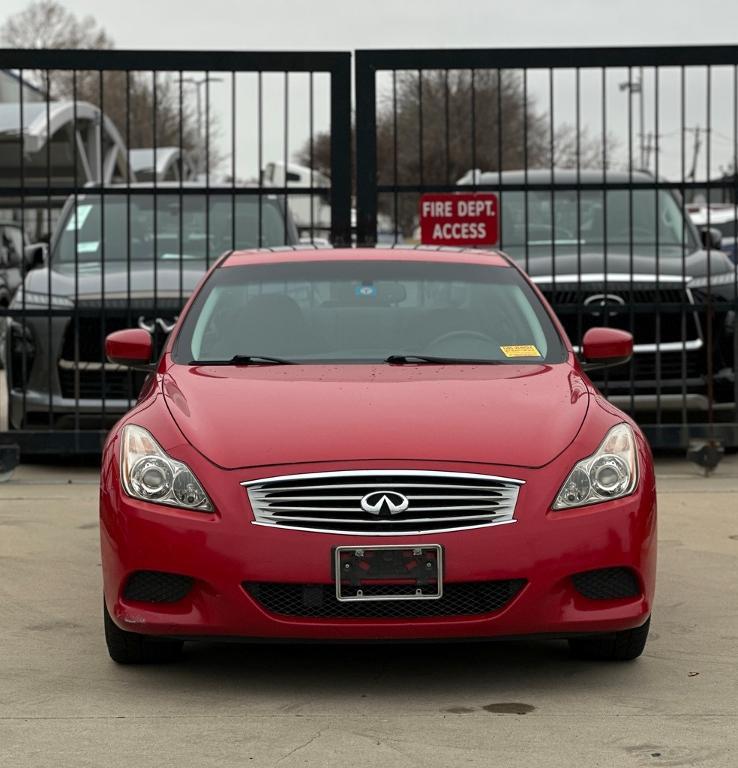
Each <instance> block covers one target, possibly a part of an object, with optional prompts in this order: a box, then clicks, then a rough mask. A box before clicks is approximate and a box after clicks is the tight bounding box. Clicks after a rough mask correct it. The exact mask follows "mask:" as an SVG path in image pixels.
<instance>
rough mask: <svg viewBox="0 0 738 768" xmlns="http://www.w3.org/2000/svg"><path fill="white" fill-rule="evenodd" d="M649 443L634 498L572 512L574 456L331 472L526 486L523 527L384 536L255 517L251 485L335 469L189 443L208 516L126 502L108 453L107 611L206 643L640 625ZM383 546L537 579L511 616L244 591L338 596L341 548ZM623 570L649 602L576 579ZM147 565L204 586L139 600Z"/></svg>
mask: <svg viewBox="0 0 738 768" xmlns="http://www.w3.org/2000/svg"><path fill="white" fill-rule="evenodd" d="M114 442H115V441H113V443H114ZM643 451H644V453H643V455H642V456H641V457H640V458H641V467H643V476H642V477H641V480H640V482H639V487H638V490H637V491H636V493H635V494H633V495H632V496H630V497H627V498H625V499H621V500H617V501H614V502H609V503H607V504H600V505H596V506H591V507H587V508H583V509H579V510H572V511H566V512H551V511H550V510H549V505H550V503H551V500H552V499H553V498H554V495H555V493H556V491H557V490H558V486H559V485H560V481H561V478H562V477H564V476H565V475H566V473H567V472H568V470H569V469H570V466H568V465H569V463H570V459H569V458H564V459H563V460H562V459H561V458H560V459H558V460H557V461H555V462H553V464H552V465H549V467H547V468H545V469H542V470H526V471H521V470H517V469H516V470H514V471H511V469H510V468H509V467H500V466H491V465H484V466H479V465H474V466H470V465H468V464H463V465H461V464H446V463H444V464H443V466H438V464H432V465H431V464H429V463H428V462H413V463H409V462H393V463H392V465H391V466H390V465H388V463H387V462H369V463H366V462H365V463H362V464H361V465H360V466H359V465H357V464H356V463H348V462H347V463H339V464H338V465H337V466H332V467H331V468H330V469H400V470H402V469H405V470H407V469H411V468H414V469H435V470H439V469H443V470H447V471H457V472H458V471H466V472H478V473H486V474H490V475H501V476H505V475H507V476H512V477H517V478H519V479H522V480H525V481H526V484H525V486H523V488H522V490H521V493H520V496H519V500H518V505H517V511H516V515H515V516H516V522H515V523H514V524H506V525H499V526H492V527H487V528H478V529H473V530H466V531H454V532H447V533H429V534H422V535H412V536H410V535H401V536H392V537H383V538H382V537H376V536H375V537H371V536H362V535H346V534H328V533H317V532H306V531H294V530H286V529H281V528H280V529H275V528H271V527H263V526H256V525H252V524H251V522H252V520H253V515H252V513H251V510H250V508H249V504H248V497H247V495H246V492H245V490H244V489H243V488H242V487H241V486H240V484H239V483H240V482H242V481H244V480H250V479H258V478H262V477H265V476H273V475H282V474H292V473H294V474H297V473H303V472H309V471H316V469H317V470H320V471H326V469H327V468H326V467H325V466H321V467H317V468H316V467H315V466H310V465H300V466H298V467H294V466H293V467H288V468H285V467H270V468H269V469H268V470H266V471H265V470H264V469H261V470H249V471H245V470H242V471H225V470H222V469H219V468H216V467H214V466H212V465H210V464H208V463H207V462H205V461H204V460H203V459H202V457H200V458H199V460H198V458H197V457H196V456H195V455H194V454H193V453H190V451H189V450H187V451H184V452H183V454H184V453H187V454H188V455H187V456H185V455H180V456H178V458H180V459H182V460H185V461H187V462H188V463H190V466H192V467H193V469H195V471H196V473H197V474H198V477H199V478H200V480H201V482H202V483H203V485H204V487H205V488H206V490H207V492H208V494H209V495H210V496H211V498H212V499H213V502H214V504H215V507H216V510H217V511H216V512H215V513H213V514H207V515H205V514H200V513H194V512H185V511H182V510H177V509H173V508H167V507H163V506H157V505H152V504H148V503H145V502H138V501H135V500H132V499H130V498H128V497H127V496H125V495H124V494H123V493H122V492H121V490H120V483H119V481H118V464H117V458H116V453H117V451H116V450H115V449H114V448H113V449H111V448H110V447H109V448H108V450H107V451H106V454H105V460H104V466H103V482H102V486H101V539H102V564H103V575H104V586H105V599H106V603H107V606H108V610H109V612H110V614H111V616H112V618H113V620H114V621H115V623H116V624H117V625H118V626H119V627H121V628H122V629H126V630H128V631H134V632H138V633H142V634H149V635H157V636H174V637H185V638H193V639H194V638H200V637H233V638H253V639H266V638H284V639H294V640H376V639H386V640H387V639H395V640H403V639H405V640H410V639H414V640H417V639H444V638H445V639H453V638H457V639H459V638H492V637H500V636H518V635H528V634H541V633H552V634H557V635H569V634H576V633H591V632H608V631H616V630H622V629H629V628H632V627H636V626H640V625H641V624H642V623H643V622H644V621H645V620H646V618H647V617H648V615H649V614H650V612H651V604H652V600H653V593H654V580H655V557H656V548H655V537H656V503H655V492H654V488H653V476H652V472H651V469H650V459H649V458H648V457H647V456H646V452H647V449H645V447H644V448H643ZM564 464H566V469H564ZM195 465H196V466H195ZM371 544H377V545H385V546H386V545H388V544H408V545H413V544H414V545H427V544H440V545H441V546H442V547H443V552H444V560H445V567H444V584H445V585H456V584H458V585H461V584H469V583H474V582H489V581H501V580H524V581H525V584H524V586H523V587H522V588H521V589H520V590H519V591H517V593H516V594H515V595H514V597H512V599H510V600H509V601H508V602H507V603H506V604H505V605H504V606H503V607H501V608H500V609H499V610H494V611H491V612H489V613H485V614H481V615H479V614H476V615H444V616H432V617H422V618H409V617H406V616H405V617H403V616H401V615H400V616H396V617H394V618H377V617H371V616H370V617H363V618H320V617H318V616H309V615H302V616H294V615H291V616H290V615H284V614H278V613H274V612H272V611H270V610H268V609H266V608H265V607H264V606H263V605H262V604H261V603H260V602H259V601H258V600H257V599H256V598H255V597H254V596H252V594H250V593H249V591H248V590H247V589H246V588H244V586H243V585H244V583H247V584H248V583H265V582H266V583H272V584H274V583H277V584H291V585H325V586H326V587H327V589H328V590H329V591H330V590H332V586H331V585H332V584H333V576H332V561H333V550H334V548H335V547H336V546H345V545H350V546H357V547H359V546H362V545H363V546H367V545H371ZM612 567H624V568H627V569H630V570H631V571H632V573H633V574H634V575H635V578H636V580H637V582H638V585H639V589H638V592H639V594H638V595H637V596H634V597H630V598H621V599H604V600H603V599H590V598H588V597H585V596H584V595H583V594H581V593H580V592H579V591H578V590H577V589H576V588H575V586H574V583H573V581H572V575H573V574H577V573H580V572H584V571H590V570H595V569H602V568H612ZM138 571H160V572H166V573H173V574H182V575H185V576H188V577H190V578H191V579H192V580H193V583H192V588H191V590H190V591H189V593H188V594H187V595H186V597H184V598H182V599H181V600H179V601H177V602H174V603H169V604H161V603H158V604H153V603H148V602H143V601H137V600H129V599H126V598H125V597H124V596H123V595H124V591H125V588H126V584H127V583H128V580H129V578H130V577H131V575H132V574H134V573H135V572H138Z"/></svg>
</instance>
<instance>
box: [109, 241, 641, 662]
mask: <svg viewBox="0 0 738 768" xmlns="http://www.w3.org/2000/svg"><path fill="white" fill-rule="evenodd" d="M106 349H107V355H108V357H109V359H110V360H111V361H112V362H115V363H119V364H125V365H130V366H138V367H141V366H144V367H145V366H149V367H150V370H151V371H152V375H151V376H150V377H149V379H148V382H147V384H146V386H145V387H144V390H143V391H142V393H141V396H140V400H139V402H138V404H137V406H136V407H135V408H134V409H133V410H132V411H130V412H129V413H128V414H127V415H126V416H125V417H124V418H123V419H122V420H121V421H120V422H119V423H118V424H117V425H116V427H115V428H114V429H113V430H112V432H111V433H110V435H109V437H108V440H107V443H106V445H105V449H104V455H103V465H102V480H101V490H100V515H101V538H102V564H103V575H104V589H105V634H106V639H107V644H108V649H109V651H110V655H111V656H112V658H113V659H114V660H115V661H117V662H120V663H137V662H147V661H165V660H171V659H173V658H175V657H176V656H178V655H179V654H180V653H181V650H182V646H183V642H184V641H187V640H197V639H201V638H243V639H261V640H264V639H270V638H279V639H291V640H296V641H299V640H329V641H337V640H357V641H361V640H377V639H382V640H393V641H397V640H418V639H443V640H453V639H460V638H501V637H508V638H509V637H517V636H521V635H547V636H554V637H559V638H566V639H568V641H569V644H570V646H571V648H572V650H573V651H574V652H575V654H577V655H579V656H584V657H586V658H598V659H633V658H635V657H637V656H638V655H639V654H640V653H641V652H642V650H643V648H644V645H645V642H646V637H647V634H648V626H649V616H650V613H651V606H652V601H653V594H654V579H655V568H656V494H655V482H654V472H653V463H652V458H651V455H650V451H649V447H648V445H647V443H646V440H645V439H644V437H643V435H642V434H641V432H640V431H639V429H638V427H637V426H636V425H635V424H634V423H633V422H632V421H631V420H630V419H629V418H628V417H627V416H626V415H625V414H623V413H621V412H620V411H618V410H617V409H616V408H614V407H613V406H612V405H610V404H609V403H608V402H607V401H606V400H605V399H604V398H603V397H602V396H601V395H600V394H599V393H598V391H597V390H596V389H595V388H594V387H593V386H592V384H591V382H590V381H589V379H588V378H587V375H586V373H585V371H586V370H587V369H588V368H592V367H595V366H605V365H614V364H617V363H622V362H624V361H626V360H627V359H628V358H629V356H630V354H631V352H632V338H631V337H630V335H629V334H627V333H624V332H622V331H618V330H614V329H607V328H597V329H591V330H589V331H588V332H587V334H586V335H585V337H584V339H583V341H582V350H581V353H580V354H579V356H578V355H577V354H576V353H575V350H574V348H573V347H572V345H571V343H570V341H569V339H567V337H566V335H565V333H564V331H563V330H562V327H561V325H560V323H559V322H558V320H557V319H556V317H555V315H554V314H553V312H552V311H551V309H550V307H549V306H548V305H547V304H546V301H545V300H544V299H543V297H542V296H541V294H540V293H539V292H538V290H537V289H536V287H535V286H534V285H533V284H532V283H531V282H530V281H529V280H528V278H527V277H526V275H525V274H524V273H523V272H522V271H521V270H520V269H518V268H517V267H516V266H515V265H514V264H513V263H512V262H511V261H510V260H509V259H508V258H507V257H506V256H505V255H504V254H502V253H489V252H481V251H469V252H463V251H457V250H436V249H434V250H427V249H422V248H420V249H404V250H397V249H386V250H385V249H376V250H371V249H363V250H362V249H356V250H340V249H337V250H279V251H268V252H264V251H249V252H236V253H230V254H227V255H225V256H223V257H222V258H221V259H220V260H219V261H218V262H217V264H215V265H214V266H213V268H212V269H211V270H210V272H209V273H208V274H207V275H206V276H205V278H204V279H203V280H202V282H201V284H200V285H199V287H198V288H197V289H196V290H195V293H194V295H193V296H192V298H191V299H190V301H189V303H188V305H187V306H186V308H185V310H184V311H183V313H182V315H181V317H180V318H179V321H178V322H177V325H176V327H175V329H174V331H173V332H172V333H171V335H170V336H169V339H168V342H167V344H166V347H165V349H164V351H163V353H162V355H161V357H160V359H159V360H158V362H155V363H154V362H152V345H151V337H150V336H149V334H148V333H147V332H146V331H143V330H140V329H135V330H125V331H118V332H116V333H113V334H111V335H110V336H108V338H107V345H106Z"/></svg>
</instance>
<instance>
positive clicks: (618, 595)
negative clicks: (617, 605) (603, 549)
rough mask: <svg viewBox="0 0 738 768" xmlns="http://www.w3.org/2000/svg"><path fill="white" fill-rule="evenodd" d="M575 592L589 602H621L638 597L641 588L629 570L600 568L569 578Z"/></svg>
mask: <svg viewBox="0 0 738 768" xmlns="http://www.w3.org/2000/svg"><path fill="white" fill-rule="evenodd" d="M571 580H572V581H573V582H574V586H575V587H576V588H577V591H578V592H580V593H581V594H582V595H584V596H585V597H588V598H589V599H590V600H621V599H623V598H627V597H638V596H639V595H640V594H641V588H640V586H639V585H638V579H637V578H636V575H635V574H634V573H633V571H631V570H630V568H600V569H598V570H596V571H585V572H584V573H576V574H574V575H573V576H572V577H571Z"/></svg>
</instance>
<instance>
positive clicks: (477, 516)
mask: <svg viewBox="0 0 738 768" xmlns="http://www.w3.org/2000/svg"><path fill="white" fill-rule="evenodd" d="M522 484H523V482H522V481H521V480H511V479H509V478H503V477H493V476H491V475H476V474H467V473H460V472H431V471H421V470H415V471H402V470H367V471H349V472H318V473H313V474H307V475H286V476H282V477H271V478H266V479H263V480H252V481H248V482H244V483H242V485H243V486H244V487H245V488H246V489H247V491H248V495H249V501H250V502H251V509H252V510H253V513H254V521H253V522H254V524H255V525H269V526H274V527H280V528H292V529H297V530H307V531H322V532H325V533H346V534H365V535H370V536H392V535H400V534H418V533H436V532H439V531H450V530H459V529H465V528H477V527H480V526H487V525H500V524H503V523H512V522H515V518H514V513H515V503H516V501H517V498H518V491H519V490H520V486H521V485H522ZM383 491H386V492H387V495H388V497H389V498H390V500H394V501H396V500H398V499H400V498H401V497H404V498H405V499H406V500H407V504H395V507H396V508H397V507H402V508H401V509H400V510H397V511H396V510H391V508H390V506H389V505H388V504H386V503H385V504H379V506H378V508H377V509H376V510H375V511H374V512H370V511H367V510H366V509H365V508H363V507H362V499H365V498H366V497H369V499H370V501H372V502H373V504H368V503H367V505H366V506H370V507H371V506H374V507H377V502H378V501H381V500H382V492H383Z"/></svg>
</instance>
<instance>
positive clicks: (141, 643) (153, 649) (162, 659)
mask: <svg viewBox="0 0 738 768" xmlns="http://www.w3.org/2000/svg"><path fill="white" fill-rule="evenodd" d="M103 615H104V621H105V642H106V643H107V646H108V653H109V654H110V658H111V659H112V660H113V661H114V662H116V663H117V664H167V663H170V662H173V661H177V660H178V659H179V657H180V656H181V655H182V646H183V645H184V643H182V641H181V640H157V639H155V638H150V637H146V636H145V635H138V634H136V633H135V632H125V631H124V630H122V629H120V628H119V627H117V626H116V624H115V623H114V622H113V620H112V619H111V618H110V614H109V613H108V609H107V606H105V605H104V604H103Z"/></svg>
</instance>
